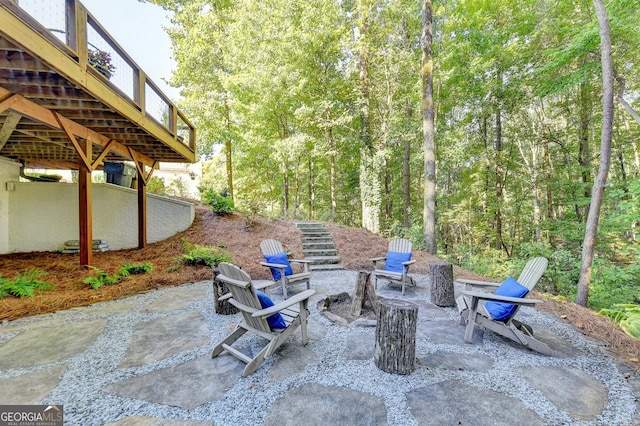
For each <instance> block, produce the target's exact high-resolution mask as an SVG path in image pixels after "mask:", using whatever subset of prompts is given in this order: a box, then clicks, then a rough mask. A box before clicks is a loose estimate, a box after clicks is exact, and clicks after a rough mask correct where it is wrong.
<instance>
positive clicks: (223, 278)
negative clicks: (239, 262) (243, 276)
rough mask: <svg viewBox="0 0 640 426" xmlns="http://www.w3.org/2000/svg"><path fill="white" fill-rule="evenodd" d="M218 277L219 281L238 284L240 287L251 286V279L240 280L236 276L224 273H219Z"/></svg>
mask: <svg viewBox="0 0 640 426" xmlns="http://www.w3.org/2000/svg"><path fill="white" fill-rule="evenodd" d="M216 279H217V280H219V281H222V282H227V283H230V284H235V285H237V286H239V287H243V288H247V287H249V286H250V285H251V281H240V280H236V279H234V278H230V277H227V276H226V275H222V274H220V275H218V276H217V277H216Z"/></svg>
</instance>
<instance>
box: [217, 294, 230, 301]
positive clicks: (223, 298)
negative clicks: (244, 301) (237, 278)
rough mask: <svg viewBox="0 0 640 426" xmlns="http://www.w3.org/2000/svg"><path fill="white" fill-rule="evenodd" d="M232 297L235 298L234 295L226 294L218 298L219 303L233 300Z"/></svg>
mask: <svg viewBox="0 0 640 426" xmlns="http://www.w3.org/2000/svg"><path fill="white" fill-rule="evenodd" d="M231 297H233V294H231V293H225V294H223V295H222V296H220V297H218V302H222V301H223V300H227V299H231Z"/></svg>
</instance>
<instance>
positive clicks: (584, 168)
mask: <svg viewBox="0 0 640 426" xmlns="http://www.w3.org/2000/svg"><path fill="white" fill-rule="evenodd" d="M590 111H591V107H590V102H589V94H588V90H587V86H586V84H584V83H582V84H580V128H579V129H578V143H579V145H580V146H579V151H578V164H580V176H581V179H582V183H583V185H584V196H585V198H589V195H590V194H589V188H588V183H589V182H590V180H591V172H590V170H591V154H590V151H589V125H590V124H591V119H590V117H591V113H590ZM575 209H576V214H577V216H578V220H579V221H583V220H584V219H585V218H586V217H587V214H588V209H589V206H588V205H585V206H581V205H577V204H576V206H575Z"/></svg>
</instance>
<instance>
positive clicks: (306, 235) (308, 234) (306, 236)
mask: <svg viewBox="0 0 640 426" xmlns="http://www.w3.org/2000/svg"><path fill="white" fill-rule="evenodd" d="M301 238H302V239H303V240H305V239H307V240H308V239H310V238H324V239H327V240H331V239H332V238H331V234H330V233H328V232H326V231H324V232H321V231H318V232H303V233H302V235H301Z"/></svg>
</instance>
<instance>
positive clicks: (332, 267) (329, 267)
mask: <svg viewBox="0 0 640 426" xmlns="http://www.w3.org/2000/svg"><path fill="white" fill-rule="evenodd" d="M309 269H310V270H311V271H316V272H317V271H342V270H344V267H343V266H342V265H340V264H339V263H321V264H318V265H309Z"/></svg>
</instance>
